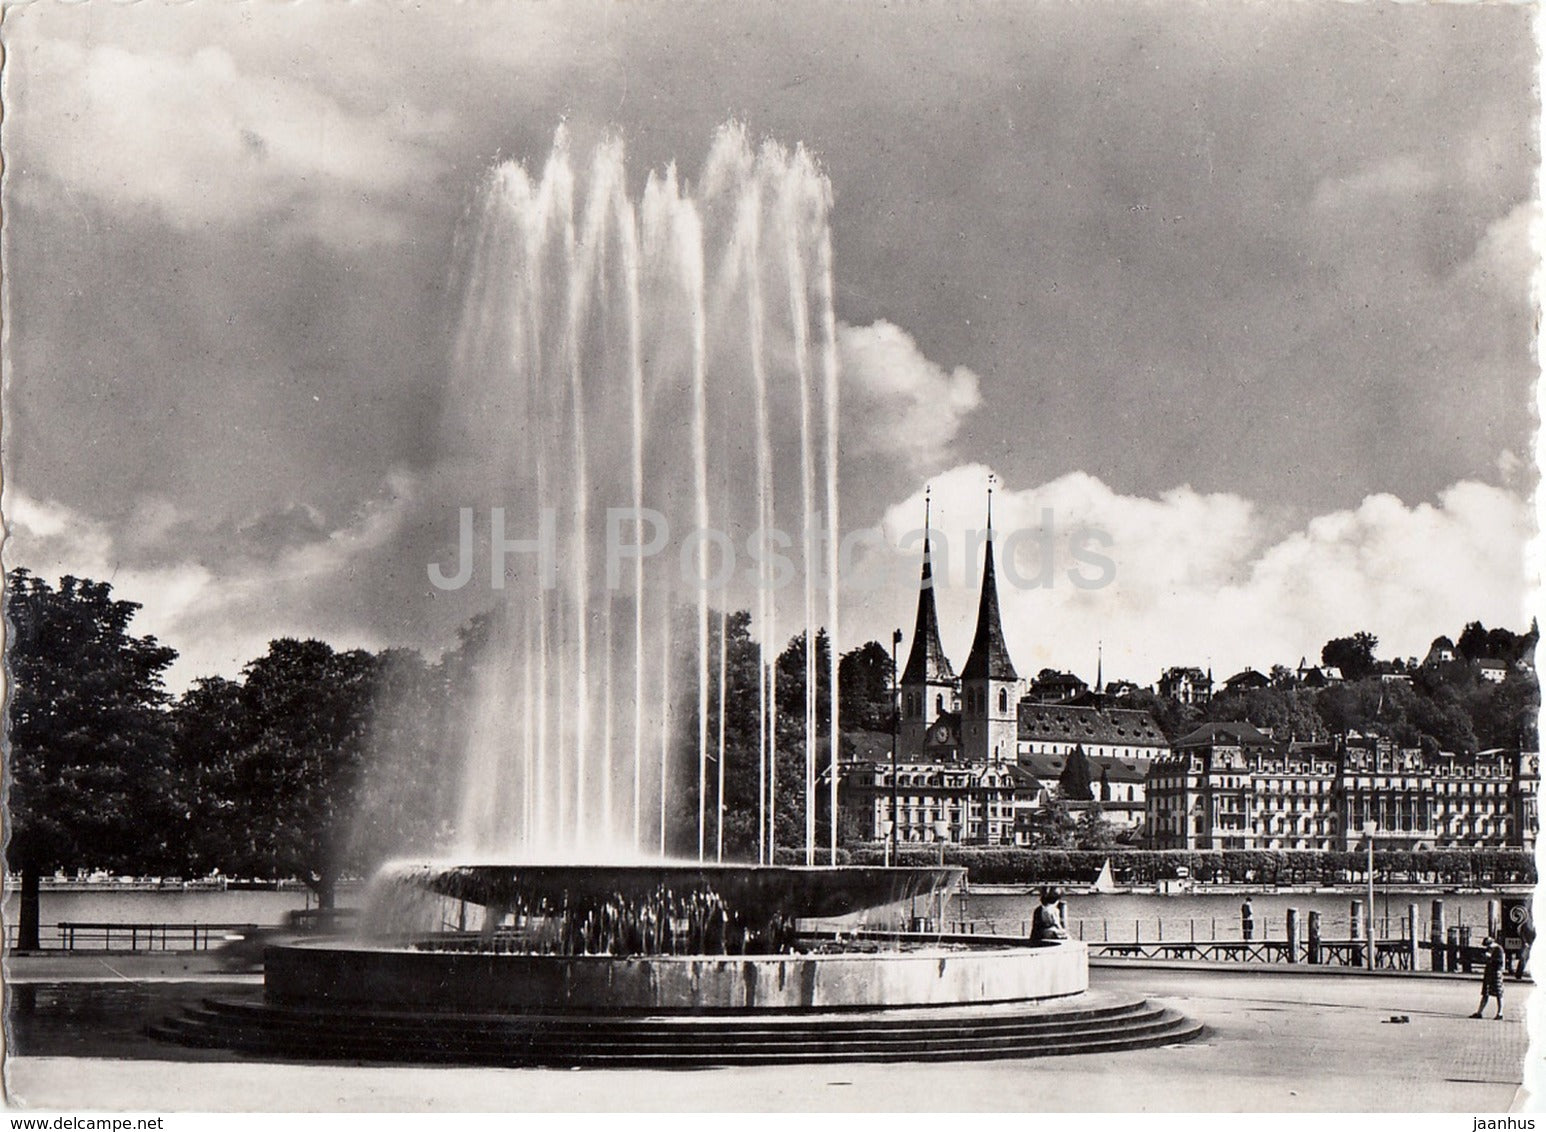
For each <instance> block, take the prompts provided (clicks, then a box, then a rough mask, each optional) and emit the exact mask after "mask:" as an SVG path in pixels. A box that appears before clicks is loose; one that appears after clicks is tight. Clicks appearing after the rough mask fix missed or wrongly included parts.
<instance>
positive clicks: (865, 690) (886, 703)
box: [837, 641, 894, 732]
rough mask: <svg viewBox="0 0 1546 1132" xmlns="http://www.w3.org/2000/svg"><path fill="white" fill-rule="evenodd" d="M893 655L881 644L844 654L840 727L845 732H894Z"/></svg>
mask: <svg viewBox="0 0 1546 1132" xmlns="http://www.w3.org/2000/svg"><path fill="white" fill-rule="evenodd" d="M891 677H892V670H891V654H890V653H889V652H887V651H886V646H885V645H883V644H881V643H880V642H879V641H868V642H866V643H864V644H862V645H860V646H859V647H857V648H855V649H850V650H849V651H848V652H846V653H844V654H843V656H842V659H840V660H839V661H838V664H837V687H838V712H839V716H840V718H839V725H840V726H841V727H842V728H843V729H844V730H845V731H886V732H889V731H890V730H891V725H892V715H893V714H894V709H893V706H892V697H891Z"/></svg>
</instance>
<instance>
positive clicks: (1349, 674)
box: [1321, 632, 1380, 680]
mask: <svg viewBox="0 0 1546 1132" xmlns="http://www.w3.org/2000/svg"><path fill="white" fill-rule="evenodd" d="M1379 645H1380V639H1379V638H1378V637H1376V636H1375V635H1374V634H1373V633H1367V632H1359V633H1354V634H1353V635H1352V636H1351V637H1337V638H1335V639H1333V640H1330V641H1327V642H1326V645H1325V647H1324V648H1322V649H1321V663H1322V664H1325V665H1330V666H1332V667H1334V668H1339V669H1341V671H1342V677H1343V679H1345V680H1362V679H1363V678H1364V677H1365V676H1368V675H1369V674H1370V673H1372V672H1373V671H1375V663H1376V662H1375V659H1374V650H1375V649H1377V648H1379Z"/></svg>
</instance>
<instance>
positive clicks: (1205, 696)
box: [1155, 667, 1213, 704]
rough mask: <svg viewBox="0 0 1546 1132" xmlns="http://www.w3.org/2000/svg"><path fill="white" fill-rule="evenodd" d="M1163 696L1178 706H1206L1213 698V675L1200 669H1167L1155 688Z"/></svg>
mask: <svg viewBox="0 0 1546 1132" xmlns="http://www.w3.org/2000/svg"><path fill="white" fill-rule="evenodd" d="M1155 687H1156V690H1157V691H1158V692H1159V694H1160V695H1161V696H1164V697H1165V698H1166V699H1167V700H1175V701H1176V703H1178V704H1205V703H1207V702H1208V701H1209V700H1211V699H1212V698H1213V673H1212V672H1208V673H1206V674H1205V673H1204V672H1203V670H1202V669H1200V668H1181V667H1177V668H1167V669H1165V671H1164V673H1163V674H1162V675H1161V676H1160V678H1159V683H1158V684H1157V685H1156V686H1155Z"/></svg>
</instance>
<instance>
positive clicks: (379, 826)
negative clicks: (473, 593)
mask: <svg viewBox="0 0 1546 1132" xmlns="http://www.w3.org/2000/svg"><path fill="white" fill-rule="evenodd" d="M370 680H371V684H370V705H369V716H368V723H367V725H366V733H365V742H364V751H363V754H364V757H363V758H362V760H361V764H360V768H359V775H358V779H357V781H356V783H355V784H354V788H353V791H352V794H353V797H352V798H351V805H350V807H349V808H350V811H351V814H352V824H351V826H350V829H349V840H348V844H347V848H346V851H345V854H344V856H345V859H346V862H347V864H348V865H349V866H350V867H351V868H358V869H359V870H361V871H362V872H373V871H374V870H375V869H376V868H377V867H378V866H379V865H380V864H382V863H383V862H385V861H387V860H390V859H391V858H392V857H395V856H400V855H403V854H408V853H414V854H420V855H425V854H432V853H434V852H436V851H437V850H439V849H441V848H443V847H444V846H445V845H446V844H448V843H449V842H450V841H451V840H452V837H453V835H454V832H455V831H454V830H453V829H452V827H451V821H452V819H453V815H454V807H455V802H456V798H455V792H456V789H457V787H458V784H459V783H458V779H459V775H458V774H457V773H456V772H455V768H454V767H452V766H449V765H448V763H449V762H450V757H451V756H452V755H453V752H452V751H451V750H448V749H447V748H446V746H445V745H444V736H445V735H446V734H447V733H448V731H449V728H448V727H447V726H446V723H447V713H448V706H449V694H448V688H447V686H446V683H445V669H444V667H443V665H430V664H428V663H426V662H425V660H424V658H423V657H422V656H420V655H419V653H417V652H415V651H414V650H412V649H388V650H387V651H385V652H382V653H380V654H378V655H377V656H376V657H375V663H374V666H373V671H372V672H371V674H370Z"/></svg>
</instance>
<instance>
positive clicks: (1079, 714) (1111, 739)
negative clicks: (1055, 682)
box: [1018, 700, 1170, 748]
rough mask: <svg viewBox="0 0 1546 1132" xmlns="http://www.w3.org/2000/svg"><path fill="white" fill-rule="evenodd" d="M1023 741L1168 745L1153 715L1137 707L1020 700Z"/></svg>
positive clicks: (1143, 745)
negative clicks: (1091, 705) (1095, 706)
mask: <svg viewBox="0 0 1546 1132" xmlns="http://www.w3.org/2000/svg"><path fill="white" fill-rule="evenodd" d="M1018 714H1019V719H1020V726H1019V738H1020V741H1021V742H1023V743H1069V742H1073V743H1090V744H1095V745H1100V746H1108V747H1115V746H1122V747H1165V748H1168V747H1169V746H1170V744H1169V743H1168V742H1167V741H1166V739H1165V733H1164V732H1163V731H1161V730H1160V726H1159V724H1158V723H1156V722H1155V720H1154V717H1153V716H1152V715H1150V714H1149V713H1148V712H1146V711H1142V710H1139V709H1137V708H1108V709H1105V710H1102V709H1100V708H1094V707H1074V706H1072V705H1070V704H1040V703H1036V702H1035V701H1033V700H1021V701H1020V710H1019V713H1018Z"/></svg>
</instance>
